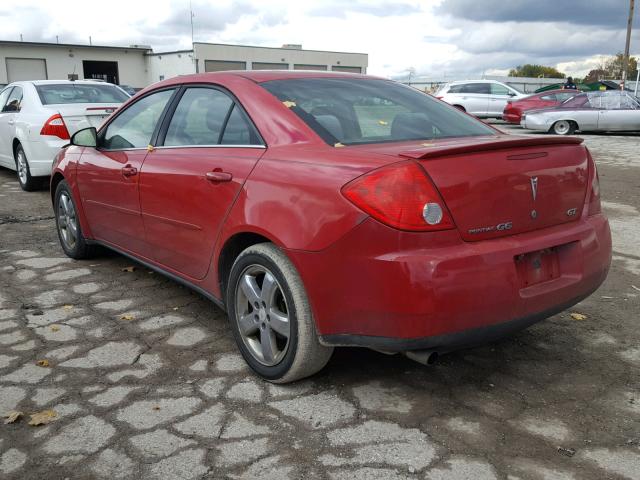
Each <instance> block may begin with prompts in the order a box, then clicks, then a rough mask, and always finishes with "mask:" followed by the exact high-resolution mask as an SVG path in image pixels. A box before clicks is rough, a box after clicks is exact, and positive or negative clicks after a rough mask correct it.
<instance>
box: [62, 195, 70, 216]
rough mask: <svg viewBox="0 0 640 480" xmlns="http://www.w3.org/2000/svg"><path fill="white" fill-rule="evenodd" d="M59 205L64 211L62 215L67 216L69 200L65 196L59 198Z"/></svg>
mask: <svg viewBox="0 0 640 480" xmlns="http://www.w3.org/2000/svg"><path fill="white" fill-rule="evenodd" d="M60 203H61V204H62V208H63V209H64V213H65V214H66V215H69V199H68V198H67V196H66V195H61V196H60Z"/></svg>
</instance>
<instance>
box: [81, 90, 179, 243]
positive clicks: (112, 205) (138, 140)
mask: <svg viewBox="0 0 640 480" xmlns="http://www.w3.org/2000/svg"><path fill="white" fill-rule="evenodd" d="M175 92H176V89H175V88H173V89H166V90H161V91H156V92H153V93H150V94H148V95H145V96H144V97H142V98H140V99H139V100H137V101H136V102H135V103H132V104H131V105H128V106H127V107H126V108H125V109H124V110H122V111H121V112H120V113H119V114H118V115H117V116H116V117H115V118H114V119H113V120H112V121H111V122H109V124H108V125H107V126H106V127H105V128H103V129H102V130H101V131H100V133H99V135H98V147H97V148H95V149H94V148H87V149H85V150H84V152H83V154H82V156H81V157H80V160H79V162H78V168H77V179H78V186H79V189H80V195H81V199H82V205H83V208H84V211H85V214H86V217H87V220H88V222H89V225H90V227H91V231H92V233H93V235H94V237H95V238H96V239H99V240H102V241H105V242H108V243H110V244H112V245H114V246H116V247H119V248H121V249H123V250H126V251H128V252H133V253H137V254H140V255H143V256H145V254H146V253H147V243H146V239H145V234H144V227H143V225H142V218H141V215H140V199H139V198H140V197H139V192H138V179H139V172H140V169H141V167H142V163H143V162H144V159H145V157H146V156H147V153H148V147H149V145H150V143H151V140H152V136H153V134H154V132H155V131H156V128H157V126H158V124H159V120H160V118H161V116H162V114H163V112H164V111H165V109H166V107H167V105H168V104H169V102H170V100H171V97H172V96H173V95H174V93H175Z"/></svg>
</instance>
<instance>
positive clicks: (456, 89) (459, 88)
mask: <svg viewBox="0 0 640 480" xmlns="http://www.w3.org/2000/svg"><path fill="white" fill-rule="evenodd" d="M462 87H464V85H451V86H450V87H449V92H448V93H461V92H462Z"/></svg>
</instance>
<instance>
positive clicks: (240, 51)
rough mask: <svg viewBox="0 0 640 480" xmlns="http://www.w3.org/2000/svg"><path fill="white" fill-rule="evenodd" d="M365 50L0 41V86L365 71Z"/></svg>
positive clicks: (137, 84) (134, 83)
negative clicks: (156, 48) (163, 48)
mask: <svg viewBox="0 0 640 480" xmlns="http://www.w3.org/2000/svg"><path fill="white" fill-rule="evenodd" d="M367 66H368V55H367V54H365V53H347V52H328V51H322V50H303V49H302V46H301V45H283V46H282V47H281V48H270V47H253V46H244V45H223V44H217V43H200V42H196V43H194V44H193V48H192V49H190V50H180V51H174V52H162V53H155V52H153V50H152V49H151V47H149V46H147V45H131V46H129V47H112V46H98V45H72V44H59V43H36V42H13V41H2V40H0V85H2V84H6V83H11V82H13V81H17V80H46V79H53V80H56V79H65V80H66V79H71V78H74V79H103V80H105V81H108V82H112V83H116V84H119V85H130V86H132V87H138V88H139V87H145V86H147V85H149V84H151V83H154V82H157V81H159V80H163V79H165V78H171V77H175V76H176V75H185V74H190V73H197V72H215V71H222V70H265V69H269V70H274V69H283V70H300V69H304V70H333V71H340V72H355V73H366V71H367Z"/></svg>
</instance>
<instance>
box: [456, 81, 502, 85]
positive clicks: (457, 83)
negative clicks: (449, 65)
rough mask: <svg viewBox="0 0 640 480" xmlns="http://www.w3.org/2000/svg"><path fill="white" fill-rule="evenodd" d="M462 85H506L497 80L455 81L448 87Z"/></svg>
mask: <svg viewBox="0 0 640 480" xmlns="http://www.w3.org/2000/svg"><path fill="white" fill-rule="evenodd" d="M464 83H499V84H500V85H506V83H503V82H500V81H498V80H456V81H454V82H450V83H449V85H460V84H464Z"/></svg>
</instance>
